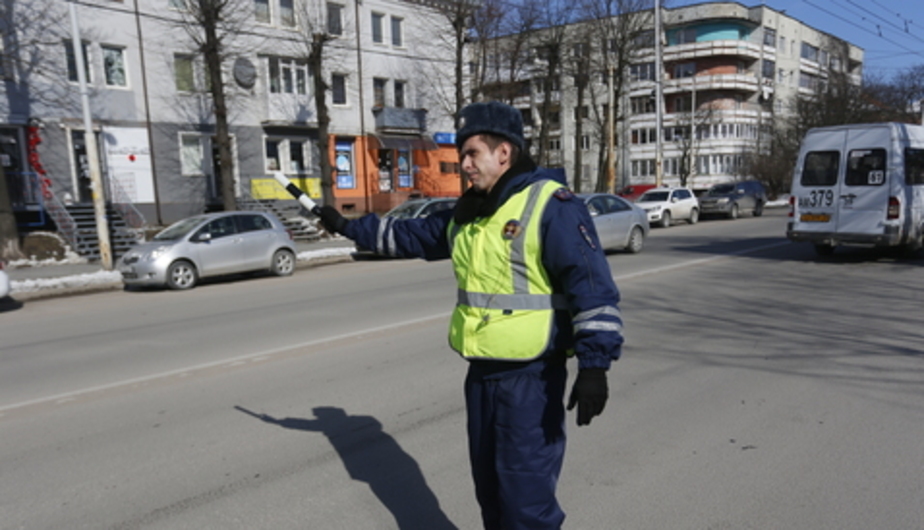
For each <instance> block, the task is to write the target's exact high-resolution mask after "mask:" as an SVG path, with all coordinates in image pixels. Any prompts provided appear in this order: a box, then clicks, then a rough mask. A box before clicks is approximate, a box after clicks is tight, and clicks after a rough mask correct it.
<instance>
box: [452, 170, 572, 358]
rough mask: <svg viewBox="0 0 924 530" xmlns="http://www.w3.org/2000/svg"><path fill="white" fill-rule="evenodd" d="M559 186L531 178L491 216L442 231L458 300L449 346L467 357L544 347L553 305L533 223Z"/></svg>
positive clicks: (518, 354) (558, 300)
mask: <svg viewBox="0 0 924 530" xmlns="http://www.w3.org/2000/svg"><path fill="white" fill-rule="evenodd" d="M561 187H562V185H561V184H560V183H558V182H555V181H552V180H541V181H537V182H535V183H533V184H531V185H530V186H528V187H527V188H525V189H524V190H522V191H520V192H518V193H516V194H514V195H513V196H511V197H510V198H509V199H507V201H506V202H505V203H504V204H503V205H501V206H500V208H498V210H497V211H496V212H495V213H494V215H492V216H490V217H486V218H479V219H476V220H474V221H472V222H470V223H466V224H463V225H457V224H456V223H455V222H454V221H453V222H452V223H450V225H449V228H448V237H449V241H450V246H451V249H452V251H451V255H452V266H453V269H454V271H455V275H456V281H457V283H458V300H457V302H456V307H455V310H454V311H453V314H452V320H451V321H450V327H449V343H450V345H451V346H452V348H453V349H454V350H456V351H457V352H459V353H460V354H461V355H462V356H463V357H465V358H469V359H491V360H508V361H528V360H531V359H535V358H537V357H539V356H540V355H542V353H543V352H545V350H546V349H547V348H548V346H549V341H550V339H551V334H552V330H553V318H554V312H555V310H556V309H567V302H566V300H565V298H564V295H562V294H553V292H552V285H551V282H550V281H549V278H548V275H547V273H546V271H545V267H543V265H542V244H541V235H540V224H541V220H542V213H543V211H544V210H545V206H546V204H548V202H549V199H550V198H551V197H552V194H553V193H554V192H555V191H556V190H558V189H560V188H561Z"/></svg>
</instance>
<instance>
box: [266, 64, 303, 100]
mask: <svg viewBox="0 0 924 530" xmlns="http://www.w3.org/2000/svg"><path fill="white" fill-rule="evenodd" d="M269 88H270V92H271V93H274V94H282V93H285V94H299V95H302V96H304V95H306V94H307V93H308V63H307V62H305V61H300V60H295V59H285V58H282V57H270V58H269Z"/></svg>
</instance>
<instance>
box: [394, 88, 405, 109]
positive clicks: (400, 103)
mask: <svg viewBox="0 0 924 530" xmlns="http://www.w3.org/2000/svg"><path fill="white" fill-rule="evenodd" d="M406 84H407V83H405V82H404V81H395V106H396V107H398V108H402V109H403V108H404V105H405V103H404V93H405V86H406Z"/></svg>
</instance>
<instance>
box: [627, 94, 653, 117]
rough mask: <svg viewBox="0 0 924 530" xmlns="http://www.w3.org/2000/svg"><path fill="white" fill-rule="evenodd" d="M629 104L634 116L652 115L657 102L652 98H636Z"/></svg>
mask: <svg viewBox="0 0 924 530" xmlns="http://www.w3.org/2000/svg"><path fill="white" fill-rule="evenodd" d="M629 104H630V108H631V111H632V114H650V113H652V112H654V111H655V100H654V98H652V97H648V96H640V97H634V98H632V99H631V100H630V101H629Z"/></svg>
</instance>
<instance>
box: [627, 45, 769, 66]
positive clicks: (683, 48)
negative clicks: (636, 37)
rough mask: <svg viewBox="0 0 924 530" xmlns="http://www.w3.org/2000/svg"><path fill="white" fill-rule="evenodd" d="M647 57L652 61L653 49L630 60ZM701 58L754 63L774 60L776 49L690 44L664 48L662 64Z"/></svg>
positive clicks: (638, 53) (755, 46)
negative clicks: (740, 59)
mask: <svg viewBox="0 0 924 530" xmlns="http://www.w3.org/2000/svg"><path fill="white" fill-rule="evenodd" d="M761 54H763V55H761ZM648 57H650V58H651V60H654V49H653V48H648V49H644V50H638V52H636V53H635V54H634V55H633V58H632V59H633V61H642V60H644V59H645V58H648ZM703 57H745V58H748V59H752V60H755V61H756V60H758V59H760V58H761V57H763V58H764V59H768V60H775V59H776V48H770V47H768V46H764V47H763V50H761V46H760V45H759V44H756V43H753V42H748V41H743V40H733V39H729V40H713V41H706V42H692V43H689V44H677V45H674V46H665V47H664V57H663V60H664V62H673V61H689V60H691V59H701V58H703Z"/></svg>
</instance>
